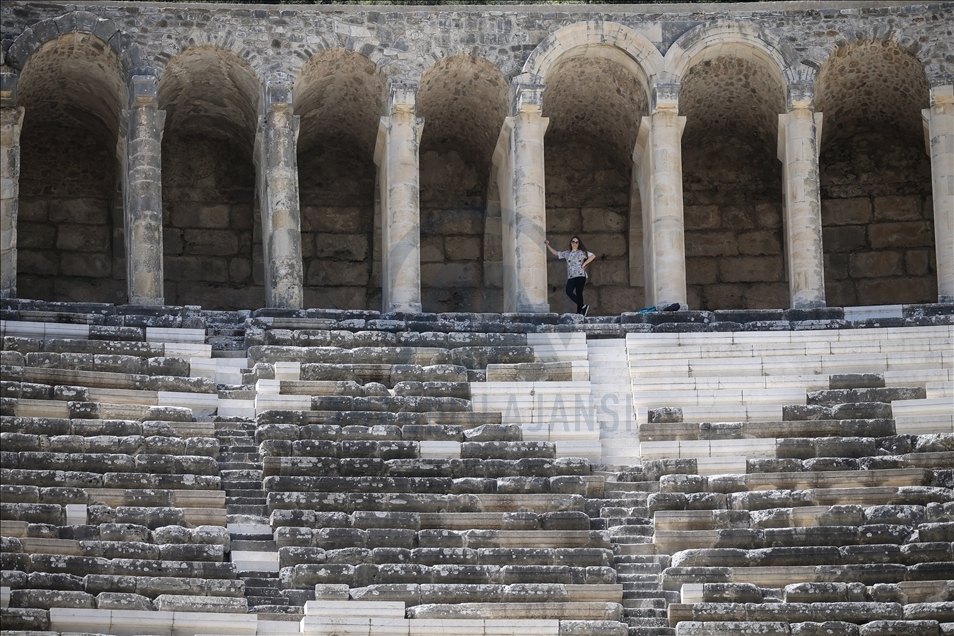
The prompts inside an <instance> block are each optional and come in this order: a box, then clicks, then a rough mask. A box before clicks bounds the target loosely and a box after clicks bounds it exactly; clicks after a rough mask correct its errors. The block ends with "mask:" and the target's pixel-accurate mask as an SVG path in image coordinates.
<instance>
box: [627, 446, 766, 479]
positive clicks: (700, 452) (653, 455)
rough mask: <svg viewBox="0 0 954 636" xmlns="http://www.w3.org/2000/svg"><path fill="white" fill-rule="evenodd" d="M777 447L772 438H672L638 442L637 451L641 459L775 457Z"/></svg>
mask: <svg viewBox="0 0 954 636" xmlns="http://www.w3.org/2000/svg"><path fill="white" fill-rule="evenodd" d="M777 447H778V440H776V439H774V438H758V439H720V440H705V439H700V440H672V441H662V442H640V444H639V453H640V456H641V457H642V458H643V459H664V458H679V459H697V458H699V457H745V458H751V457H775V450H776V448H777ZM743 472H745V471H743Z"/></svg>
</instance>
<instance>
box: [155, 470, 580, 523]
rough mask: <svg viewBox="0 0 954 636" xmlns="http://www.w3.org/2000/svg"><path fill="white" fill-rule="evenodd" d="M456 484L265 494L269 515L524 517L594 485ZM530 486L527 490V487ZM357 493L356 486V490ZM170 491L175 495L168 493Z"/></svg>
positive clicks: (569, 480) (571, 504) (549, 481)
mask: <svg viewBox="0 0 954 636" xmlns="http://www.w3.org/2000/svg"><path fill="white" fill-rule="evenodd" d="M467 481H468V482H470V483H466V484H460V483H458V484H457V486H456V488H454V487H452V490H457V492H452V493H436V492H388V490H387V489H383V490H381V491H378V492H367V491H364V492H361V491H360V490H359V491H358V492H353V491H352V488H350V487H349V486H351V484H349V483H347V482H346V481H345V480H344V479H342V480H341V482H343V483H341V487H340V488H328V489H327V490H324V491H315V492H283V491H279V492H274V491H272V492H269V493H268V495H267V497H266V500H267V502H268V507H269V510H294V509H297V508H307V509H308V510H309V511H322V512H325V511H341V512H347V513H350V512H353V511H354V510H376V511H381V512H389V511H394V512H404V511H412V512H422V513H424V512H426V513H437V512H448V513H450V512H511V511H512V508H513V507H515V506H517V507H519V508H520V511H521V512H523V513H527V514H529V513H531V512H537V511H539V510H540V507H541V506H545V509H544V511H549V510H583V506H584V503H588V502H589V501H590V500H589V499H585V498H582V496H586V495H592V494H594V492H595V491H597V489H598V484H592V483H588V482H587V481H584V480H583V479H582V478H580V477H578V476H568V477H550V478H547V477H539V478H538V477H533V478H523V477H518V478H507V477H505V478H500V479H483V480H481V483H473V482H471V480H467ZM531 486H532V487H531ZM359 488H360V486H359ZM173 492H174V491H173Z"/></svg>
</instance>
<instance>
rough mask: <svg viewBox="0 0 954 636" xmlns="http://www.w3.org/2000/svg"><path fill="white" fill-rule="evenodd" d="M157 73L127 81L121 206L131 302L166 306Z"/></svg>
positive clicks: (162, 114)
mask: <svg viewBox="0 0 954 636" xmlns="http://www.w3.org/2000/svg"><path fill="white" fill-rule="evenodd" d="M156 83H157V80H156V77H154V76H152V75H134V76H133V77H132V78H131V79H130V82H129V109H128V110H126V111H125V112H124V113H123V121H124V122H125V126H124V128H125V143H124V145H125V153H124V155H123V156H124V174H123V186H124V187H123V209H124V214H125V226H126V227H125V241H126V291H127V296H128V298H129V304H130V305H162V304H164V299H163V273H162V271H163V270H162V152H161V150H162V128H163V124H164V123H165V119H166V113H165V111H161V110H159V109H158V108H157V99H156Z"/></svg>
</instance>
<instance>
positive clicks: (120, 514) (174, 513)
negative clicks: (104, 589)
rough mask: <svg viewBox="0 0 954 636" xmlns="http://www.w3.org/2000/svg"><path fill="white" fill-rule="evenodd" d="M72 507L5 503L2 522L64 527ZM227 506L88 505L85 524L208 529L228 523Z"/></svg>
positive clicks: (0, 517)
mask: <svg viewBox="0 0 954 636" xmlns="http://www.w3.org/2000/svg"><path fill="white" fill-rule="evenodd" d="M68 505H70V504H62V505H61V504H51V503H2V504H0V519H3V520H4V521H19V522H25V523H28V524H35V523H43V524H51V525H63V524H65V523H68V522H69V520H70V510H69V508H67V506H68ZM225 510H226V509H225V506H224V505H219V506H216V507H178V506H116V507H112V506H106V505H89V506H87V509H86V511H85V512H86V517H85V519H81V521H85V522H86V523H90V524H94V525H98V524H100V523H132V524H137V525H144V526H146V527H148V528H159V527H162V526H167V525H208V524H222V525H224V524H225V523H226V519H227V517H226V512H225Z"/></svg>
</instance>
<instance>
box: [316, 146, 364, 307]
mask: <svg viewBox="0 0 954 636" xmlns="http://www.w3.org/2000/svg"><path fill="white" fill-rule="evenodd" d="M298 174H299V175H300V179H301V181H300V184H301V185H300V192H301V232H302V234H301V251H302V259H303V261H304V270H305V305H306V306H308V307H333V308H339V309H367V308H370V307H374V306H376V305H375V302H377V303H378V304H380V302H381V294H380V287H381V285H380V281H378V282H377V284H376V285H375V284H374V283H373V282H372V280H371V268H372V254H373V251H374V243H373V240H374V232H373V230H374V184H375V180H374V163H373V162H372V161H370V158H369V157H361V156H358V155H355V154H354V153H353V152H349V150H348V148H346V147H342V146H341V145H337V146H334V145H333V146H329V147H326V148H316V149H314V150H313V151H312V152H306V153H304V154H300V155H299V160H298ZM375 299H376V300H375Z"/></svg>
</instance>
